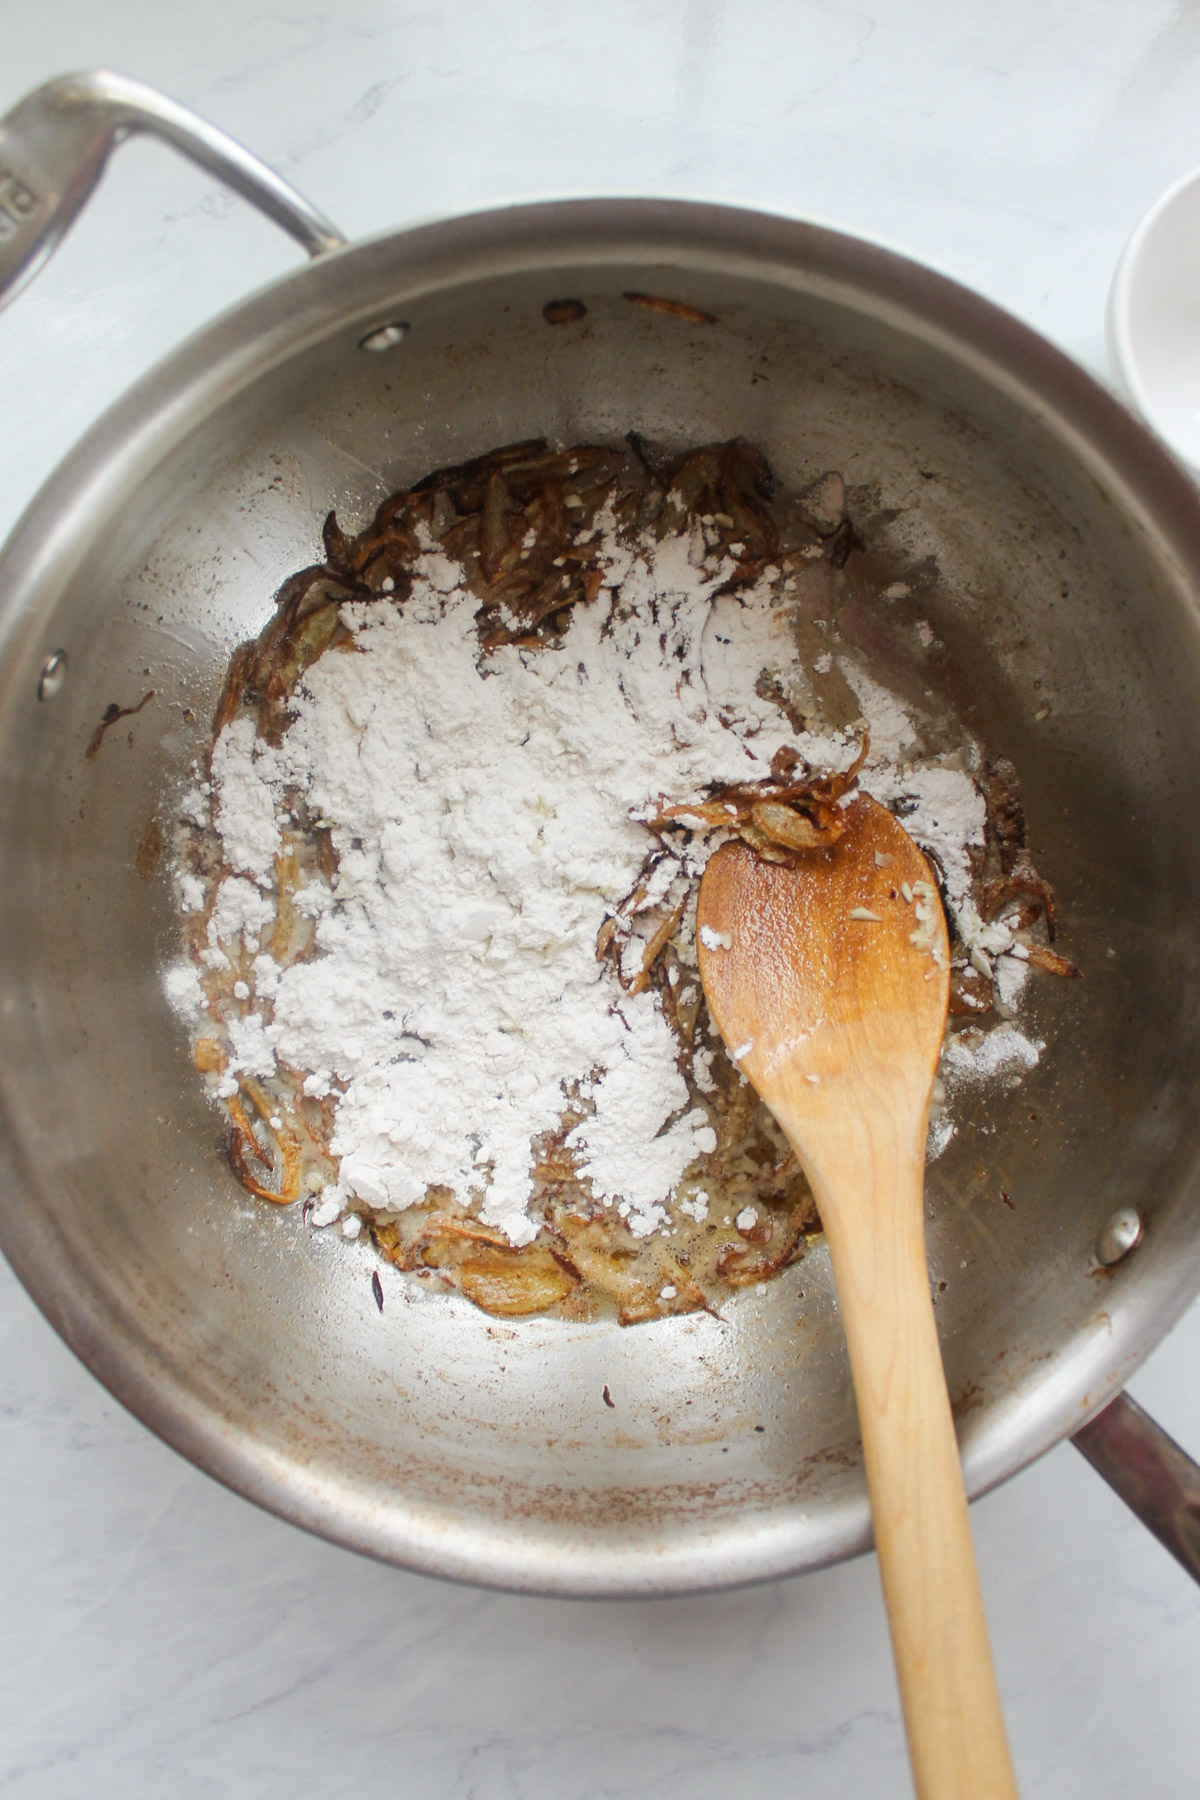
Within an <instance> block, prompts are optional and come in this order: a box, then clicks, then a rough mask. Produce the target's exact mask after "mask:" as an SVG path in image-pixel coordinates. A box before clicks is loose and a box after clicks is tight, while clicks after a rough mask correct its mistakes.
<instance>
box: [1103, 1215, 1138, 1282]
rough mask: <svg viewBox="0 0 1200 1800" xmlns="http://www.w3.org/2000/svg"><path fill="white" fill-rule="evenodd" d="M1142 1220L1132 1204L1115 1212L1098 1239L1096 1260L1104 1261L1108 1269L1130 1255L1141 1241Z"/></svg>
mask: <svg viewBox="0 0 1200 1800" xmlns="http://www.w3.org/2000/svg"><path fill="white" fill-rule="evenodd" d="M1141 1238H1142V1221H1141V1219H1140V1218H1139V1217H1138V1214H1137V1212H1136V1210H1135V1208H1134V1207H1132V1206H1122V1207H1121V1208H1120V1210H1119V1211H1118V1212H1115V1213H1114V1214H1113V1216H1112V1218H1111V1219H1110V1220H1109V1221H1108V1224H1107V1225H1106V1226H1105V1227H1104V1230H1103V1231H1102V1232H1101V1233H1100V1236H1099V1237H1098V1238H1097V1239H1096V1261H1097V1262H1099V1263H1103V1265H1104V1267H1105V1268H1106V1269H1108V1268H1111V1267H1112V1265H1113V1263H1119V1262H1120V1260H1121V1258H1122V1257H1123V1256H1128V1255H1129V1252H1130V1251H1131V1250H1132V1249H1133V1248H1134V1246H1135V1245H1137V1244H1139V1243H1140V1242H1141Z"/></svg>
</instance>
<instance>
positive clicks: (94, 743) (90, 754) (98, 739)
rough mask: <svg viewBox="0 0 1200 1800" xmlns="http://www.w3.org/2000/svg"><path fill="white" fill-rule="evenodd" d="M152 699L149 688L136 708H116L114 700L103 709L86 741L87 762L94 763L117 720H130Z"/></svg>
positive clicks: (152, 695) (151, 690)
mask: <svg viewBox="0 0 1200 1800" xmlns="http://www.w3.org/2000/svg"><path fill="white" fill-rule="evenodd" d="M153 698H154V689H153V688H151V689H150V692H149V693H148V694H143V695H142V697H141V699H140V700H139V701H138V703H137V705H136V706H118V705H117V703H116V701H115V700H113V701H111V702H110V703H109V705H108V706H106V707H105V709H104V712H103V715H102V717H101V719H100V723H99V724H98V725H97V727H96V729H95V731H93V733H92V735H91V738H90V739H89V741H88V747H87V749H86V750H85V751H84V753H83V754H84V756H85V757H86V758H87V760H88V762H94V761H95V759H96V757H97V756H98V755H99V754H100V746H101V744H102V743H103V742H104V738H105V734H106V733H107V732H108V730H109V728H110V727H111V726H113V725H115V724H116V722H117V720H118V719H132V718H133V716H134V714H135V713H140V712H141V710H142V708H143V706H149V704H150V702H151V700H153Z"/></svg>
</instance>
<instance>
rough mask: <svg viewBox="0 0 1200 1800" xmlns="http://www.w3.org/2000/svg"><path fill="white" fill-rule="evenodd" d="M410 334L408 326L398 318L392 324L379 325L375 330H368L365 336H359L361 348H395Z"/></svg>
mask: <svg viewBox="0 0 1200 1800" xmlns="http://www.w3.org/2000/svg"><path fill="white" fill-rule="evenodd" d="M407 336H408V326H407V325H406V324H405V323H404V321H403V320H401V319H397V320H396V321H395V323H394V324H392V325H377V326H376V328H375V330H374V331H368V333H367V335H366V337H365V338H359V340H358V347H359V349H360V350H394V349H395V348H396V345H397V344H402V343H403V342H404V340H405V338H406V337H407Z"/></svg>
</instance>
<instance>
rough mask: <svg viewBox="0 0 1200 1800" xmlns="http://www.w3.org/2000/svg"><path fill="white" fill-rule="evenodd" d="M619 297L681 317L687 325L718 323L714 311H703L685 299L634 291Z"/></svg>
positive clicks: (674, 317)
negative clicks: (672, 298) (671, 298)
mask: <svg viewBox="0 0 1200 1800" xmlns="http://www.w3.org/2000/svg"><path fill="white" fill-rule="evenodd" d="M621 298H622V300H629V301H631V302H632V303H633V305H634V306H644V307H645V308H646V309H647V311H649V312H657V313H665V314H666V315H667V317H668V318H669V319H683V320H684V321H685V323H687V324H689V325H718V324H720V320H719V319H718V318H717V315H716V313H710V312H705V311H704V310H703V308H702V307H699V306H689V305H688V303H687V301H686V300H664V299H663V298H662V296H661V295H660V294H636V293H625V294H622V295H621Z"/></svg>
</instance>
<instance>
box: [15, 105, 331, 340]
mask: <svg viewBox="0 0 1200 1800" xmlns="http://www.w3.org/2000/svg"><path fill="white" fill-rule="evenodd" d="M137 131H147V132H152V133H153V134H154V135H155V136H156V137H160V138H163V139H165V141H166V142H167V143H169V144H173V145H174V146H175V148H176V149H177V150H180V151H182V152H183V154H184V155H185V156H190V157H191V158H192V160H193V162H197V163H199V164H200V165H201V167H203V168H205V169H207V170H208V171H209V172H210V173H211V174H213V175H215V176H216V177H217V178H218V180H220V181H223V182H225V184H226V185H227V186H228V187H231V188H233V189H234V190H235V191H236V192H237V193H239V194H241V195H242V196H243V198H244V199H246V200H249V201H250V202H251V204H252V205H254V206H257V207H258V208H259V210H260V211H261V212H264V213H265V214H266V215H267V217H268V218H270V219H273V220H274V221H275V223H276V224H277V225H280V226H282V228H283V230H284V231H287V232H289V233H290V234H291V236H292V237H294V238H295V239H296V240H297V241H298V242H299V243H301V244H302V245H303V246H304V248H305V249H306V250H307V251H308V253H309V255H310V256H321V255H323V254H324V253H325V252H326V251H327V250H336V249H339V248H341V247H342V246H343V245H344V244H345V241H346V240H345V238H344V237H343V236H342V235H341V233H340V232H339V231H338V230H337V229H336V227H334V226H333V225H331V224H330V222H329V220H328V219H327V218H325V216H324V215H323V214H322V213H319V212H318V211H317V209H316V208H315V207H314V206H310V204H309V203H308V201H307V200H305V199H304V197H303V195H301V194H298V193H297V192H296V190H295V188H293V187H289V185H288V183H287V182H286V181H283V180H281V178H280V177H279V176H278V175H276V174H275V172H274V171H273V170H272V169H269V168H268V167H267V166H266V164H265V163H262V162H259V160H258V158H257V157H255V156H251V154H250V152H249V151H248V150H244V149H243V148H242V146H241V145H240V144H239V143H237V142H236V141H235V140H234V139H233V138H231V137H227V136H226V134H225V133H224V132H223V131H218V130H217V129H216V127H215V126H212V125H209V124H207V123H206V122H205V121H204V120H203V119H201V118H198V117H197V115H196V114H195V113H192V112H189V111H188V109H187V108H186V107H184V106H180V105H178V104H177V103H176V102H175V101H174V100H168V99H167V97H166V95H165V94H160V93H158V92H157V91H156V89H154V88H150V87H146V86H144V85H143V83H141V82H140V81H130V80H128V79H127V78H126V77H125V76H123V75H110V74H106V73H103V72H102V71H91V72H89V73H85V74H80V75H64V76H62V77H60V79H59V80H57V81H51V82H48V83H47V84H46V86H45V87H40V88H38V89H36V90H35V92H34V93H32V94H29V95H27V96H26V98H25V99H24V100H22V101H20V102H19V103H18V105H16V106H15V107H14V108H13V110H12V111H11V112H10V113H8V114H7V115H6V116H5V117H4V118H3V119H0V306H2V305H4V304H5V303H6V302H7V301H8V300H11V299H12V297H13V295H14V294H16V293H17V292H18V291H19V290H20V289H21V288H22V287H24V285H25V283H26V282H27V281H29V280H31V279H32V277H33V276H34V275H35V274H36V273H37V271H38V269H39V268H40V267H41V265H42V263H44V262H45V260H46V258H47V257H48V256H49V255H50V254H51V253H52V252H53V250H54V249H55V247H56V246H57V245H58V243H59V241H60V240H61V238H62V236H63V234H64V232H65V231H66V230H67V229H68V227H69V226H70V225H71V223H72V221H73V220H74V219H75V218H76V217H77V216H78V214H79V212H80V210H81V208H82V207H83V205H84V203H85V202H86V200H87V198H88V196H89V194H90V193H91V192H92V189H93V188H94V187H95V185H96V183H97V182H98V181H99V179H100V177H101V175H102V174H103V173H104V166H105V164H106V163H107V161H108V158H109V156H110V154H111V152H112V150H113V147H114V146H115V145H116V144H119V143H120V142H121V140H122V139H123V138H126V137H129V136H130V135H131V134H132V133H134V132H137Z"/></svg>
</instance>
